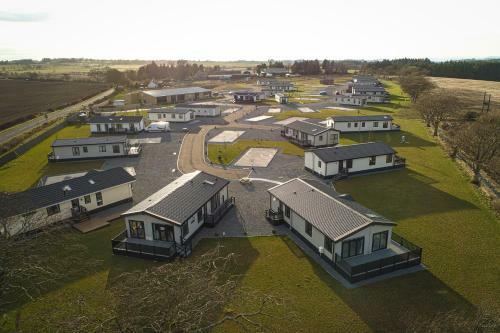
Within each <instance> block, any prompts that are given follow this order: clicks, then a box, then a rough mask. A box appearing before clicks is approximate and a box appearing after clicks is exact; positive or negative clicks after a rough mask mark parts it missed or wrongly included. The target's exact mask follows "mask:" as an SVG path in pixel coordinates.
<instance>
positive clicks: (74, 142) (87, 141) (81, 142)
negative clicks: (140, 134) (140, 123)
mask: <svg viewBox="0 0 500 333" xmlns="http://www.w3.org/2000/svg"><path fill="white" fill-rule="evenodd" d="M123 142H127V137H126V136H125V135H120V136H98V137H90V138H75V139H57V140H55V141H54V142H53V143H52V147H64V146H87V145H88V146H90V145H102V144H107V143H123Z"/></svg>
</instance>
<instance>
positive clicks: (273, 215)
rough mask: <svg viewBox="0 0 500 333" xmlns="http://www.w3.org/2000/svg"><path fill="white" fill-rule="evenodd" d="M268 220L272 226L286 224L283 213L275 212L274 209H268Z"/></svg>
mask: <svg viewBox="0 0 500 333" xmlns="http://www.w3.org/2000/svg"><path fill="white" fill-rule="evenodd" d="M265 213H266V219H267V220H268V221H269V222H270V223H271V224H272V225H278V224H281V223H283V222H284V220H283V212H281V211H278V212H275V211H274V210H272V209H266V212H265Z"/></svg>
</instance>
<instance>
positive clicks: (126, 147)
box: [48, 136, 140, 161]
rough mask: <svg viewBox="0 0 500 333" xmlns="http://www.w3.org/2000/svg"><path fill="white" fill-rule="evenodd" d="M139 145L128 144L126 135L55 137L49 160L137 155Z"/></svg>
mask: <svg viewBox="0 0 500 333" xmlns="http://www.w3.org/2000/svg"><path fill="white" fill-rule="evenodd" d="M139 153H140V147H135V146H130V144H129V143H128V140H127V137H126V136H100V137H91V138H76V139H57V140H55V141H54V142H53V143H52V152H51V153H50V154H49V156H48V158H49V161H69V160H85V159H97V158H110V157H124V156H138V155H139Z"/></svg>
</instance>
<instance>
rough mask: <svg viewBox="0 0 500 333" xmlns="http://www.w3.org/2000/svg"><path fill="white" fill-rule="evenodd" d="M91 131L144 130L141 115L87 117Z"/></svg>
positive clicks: (130, 131) (121, 131) (128, 131)
mask: <svg viewBox="0 0 500 333" xmlns="http://www.w3.org/2000/svg"><path fill="white" fill-rule="evenodd" d="M89 124H90V132H91V133H136V132H141V131H143V130H144V119H143V118H142V116H94V117H92V118H90V119H89Z"/></svg>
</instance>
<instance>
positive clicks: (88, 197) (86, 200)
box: [83, 194, 92, 204]
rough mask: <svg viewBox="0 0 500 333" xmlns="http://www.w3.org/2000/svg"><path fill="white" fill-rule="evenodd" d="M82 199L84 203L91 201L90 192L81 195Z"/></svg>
mask: <svg viewBox="0 0 500 333" xmlns="http://www.w3.org/2000/svg"><path fill="white" fill-rule="evenodd" d="M83 201H84V202H85V204H89V203H92V197H91V196H90V194H87V195H85V196H83Z"/></svg>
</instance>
